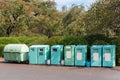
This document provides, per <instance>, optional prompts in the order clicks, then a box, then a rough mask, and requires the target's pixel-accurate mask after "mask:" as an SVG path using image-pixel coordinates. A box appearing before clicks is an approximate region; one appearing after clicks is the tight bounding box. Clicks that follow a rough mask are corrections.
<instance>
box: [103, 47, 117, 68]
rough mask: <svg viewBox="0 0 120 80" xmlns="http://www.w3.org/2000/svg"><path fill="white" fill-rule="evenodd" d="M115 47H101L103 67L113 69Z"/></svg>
mask: <svg viewBox="0 0 120 80" xmlns="http://www.w3.org/2000/svg"><path fill="white" fill-rule="evenodd" d="M115 48H116V46H115V45H104V46H103V67H115V65H116V64H115V61H116V58H115V52H116V49H115Z"/></svg>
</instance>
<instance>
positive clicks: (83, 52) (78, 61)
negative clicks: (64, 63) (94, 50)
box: [75, 46, 87, 66]
mask: <svg viewBox="0 0 120 80" xmlns="http://www.w3.org/2000/svg"><path fill="white" fill-rule="evenodd" d="M86 56H87V47H84V46H78V47H76V48H75V65H76V66H85V62H86Z"/></svg>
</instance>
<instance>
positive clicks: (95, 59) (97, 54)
mask: <svg viewBox="0 0 120 80" xmlns="http://www.w3.org/2000/svg"><path fill="white" fill-rule="evenodd" d="M101 55H102V47H97V46H96V47H92V48H91V66H101V64H102V63H101V62H102V61H101Z"/></svg>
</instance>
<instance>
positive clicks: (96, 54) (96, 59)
mask: <svg viewBox="0 0 120 80" xmlns="http://www.w3.org/2000/svg"><path fill="white" fill-rule="evenodd" d="M93 60H94V61H98V60H99V56H98V53H94V54H93Z"/></svg>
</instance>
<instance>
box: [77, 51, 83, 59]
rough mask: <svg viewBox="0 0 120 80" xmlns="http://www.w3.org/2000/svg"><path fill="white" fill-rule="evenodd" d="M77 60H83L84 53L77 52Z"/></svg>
mask: <svg viewBox="0 0 120 80" xmlns="http://www.w3.org/2000/svg"><path fill="white" fill-rule="evenodd" d="M77 60H82V53H80V52H79V53H77Z"/></svg>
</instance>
